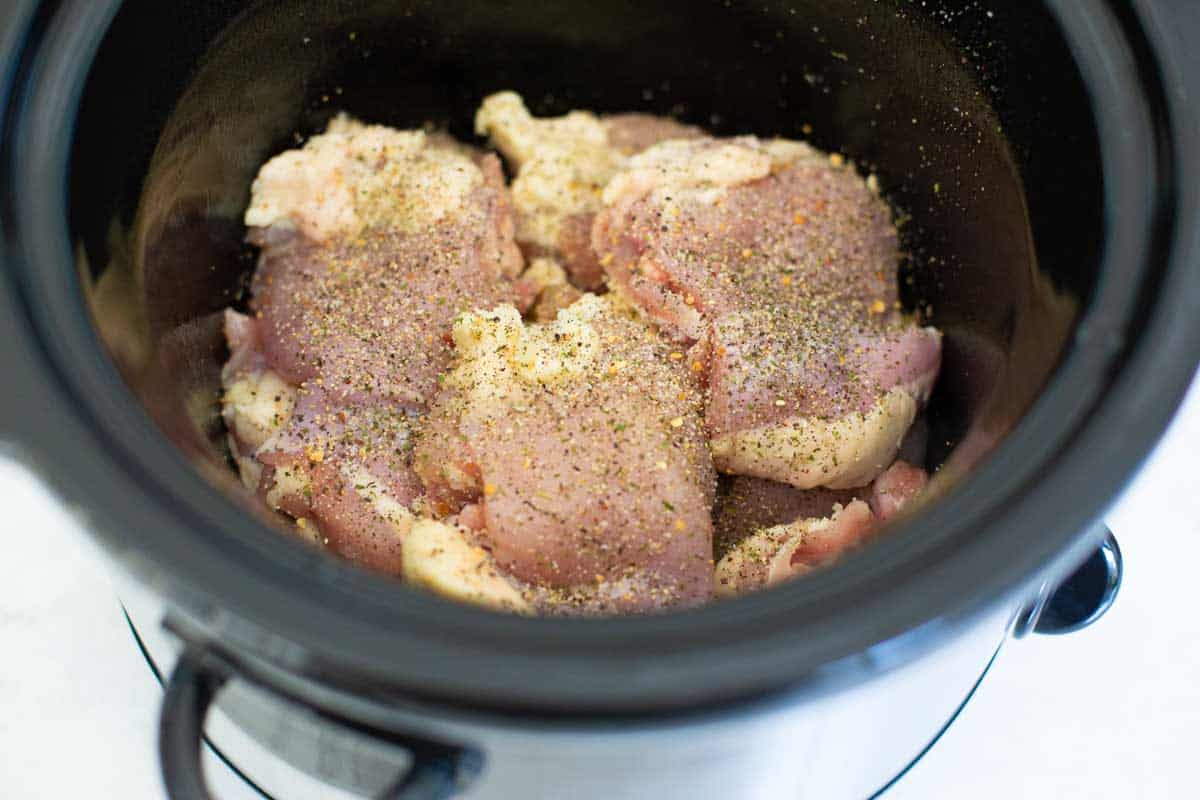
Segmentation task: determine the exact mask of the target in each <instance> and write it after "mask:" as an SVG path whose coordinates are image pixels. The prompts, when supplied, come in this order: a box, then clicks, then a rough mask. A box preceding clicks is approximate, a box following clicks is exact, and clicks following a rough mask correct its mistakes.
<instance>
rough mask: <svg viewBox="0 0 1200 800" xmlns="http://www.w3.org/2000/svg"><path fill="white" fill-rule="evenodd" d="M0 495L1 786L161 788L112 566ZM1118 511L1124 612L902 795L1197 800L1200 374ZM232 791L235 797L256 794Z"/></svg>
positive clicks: (1006, 685)
mask: <svg viewBox="0 0 1200 800" xmlns="http://www.w3.org/2000/svg"><path fill="white" fill-rule="evenodd" d="M0 501H3V507H4V508H5V516H6V519H7V521H8V522H7V524H6V525H5V526H4V531H3V534H2V535H0V542H2V544H0V642H2V643H3V644H2V649H0V653H2V656H0V777H2V779H3V785H4V789H3V790H0V795H2V796H3V797H6V798H13V799H14V800H25V799H26V798H55V799H56V800H57V798H65V797H84V796H86V797H94V798H122V800H138V799H139V798H161V797H163V791H162V788H161V784H160V781H159V774H158V762H157V758H156V754H155V732H156V723H157V720H156V715H157V711H158V700H159V692H160V690H159V687H158V684H157V683H156V682H155V680H154V678H153V677H152V676H151V674H150V672H149V671H148V669H147V668H146V665H145V662H144V661H143V660H142V658H141V655H140V654H139V652H138V650H137V649H136V647H134V645H133V642H132V640H131V638H130V635H129V631H128V629H127V628H126V625H125V621H124V618H123V617H122V615H121V612H120V608H119V606H118V603H117V599H116V595H115V594H114V591H113V587H112V583H111V581H110V578H109V572H108V567H107V566H106V565H105V564H104V562H103V560H102V559H101V558H100V556H99V554H98V552H97V551H96V549H95V548H94V546H93V545H92V544H91V542H90V540H89V539H88V538H87V536H86V534H84V533H83V532H82V531H81V530H80V529H79V527H78V526H77V525H76V524H75V522H74V520H73V519H72V518H71V517H70V516H69V515H68V514H67V513H65V512H64V511H63V510H62V508H60V507H59V506H58V505H57V503H56V502H55V501H54V498H53V497H51V496H50V495H49V494H48V493H47V492H46V491H45V490H44V489H43V488H42V487H41V486H40V485H39V484H38V482H37V481H36V480H34V479H33V478H32V477H30V476H29V475H28V473H26V472H24V471H23V470H22V469H20V468H18V467H16V466H15V465H13V464H11V463H8V462H3V461H0ZM1108 521H1109V524H1110V527H1111V528H1112V530H1113V531H1114V533H1116V535H1117V538H1118V540H1119V541H1120V544H1121V548H1122V550H1123V553H1124V556H1125V581H1124V585H1123V587H1122V589H1121V594H1120V597H1119V598H1118V599H1117V602H1116V604H1115V605H1114V606H1113V608H1112V610H1111V611H1110V612H1109V613H1108V615H1107V616H1105V617H1104V618H1103V619H1102V620H1101V621H1100V622H1098V623H1097V624H1096V625H1094V626H1093V627H1092V628H1089V629H1087V630H1084V631H1081V632H1079V633H1076V634H1073V635H1070V636H1064V637H1053V638H1046V637H1031V638H1027V639H1024V640H1021V641H1016V642H1012V643H1010V644H1009V645H1008V646H1006V647H1005V648H1004V650H1003V652H1002V653H1001V657H1000V658H999V659H998V660H997V662H996V664H995V666H994V667H993V669H992V671H991V673H990V674H989V675H988V676H987V678H986V679H985V680H984V682H983V684H982V686H981V687H980V689H979V691H978V692H977V693H976V695H975V697H974V699H972V701H971V702H970V703H969V704H968V706H967V707H966V709H965V710H964V711H963V713H962V715H961V716H960V717H959V719H958V720H957V722H956V723H955V724H954V725H953V726H952V727H951V728H950V731H949V732H948V733H947V734H946V736H945V737H944V738H943V739H942V741H941V742H939V743H938V745H937V746H936V747H935V748H934V749H933V750H932V751H931V752H930V754H929V755H927V756H926V757H925V758H924V759H923V760H922V761H921V762H920V763H919V764H918V765H917V766H916V767H915V768H914V769H913V770H912V771H911V772H910V773H909V774H908V775H906V776H905V777H904V778H903V779H902V780H901V781H900V782H899V783H898V784H897V785H896V786H895V787H894V788H893V789H892V791H891V792H889V793H888V795H887V798H888V800H931V799H934V800H936V799H937V798H955V800H957V799H958V798H962V797H970V798H972V799H973V800H984V799H985V798H1004V800H1010V798H1043V797H1045V798H1051V797H1052V798H1059V799H1068V798H1089V799H1094V798H1114V799H1115V798H1121V799H1122V800H1124V799H1125V798H1169V797H1185V796H1186V797H1195V796H1197V793H1198V792H1200V789H1198V788H1197V785H1196V784H1197V779H1196V777H1195V774H1194V773H1195V764H1194V759H1195V758H1196V755H1195V745H1194V742H1195V741H1196V732H1197V730H1200V679H1198V678H1197V671H1198V667H1200V613H1198V612H1197V611H1196V610H1195V609H1196V599H1195V596H1194V594H1193V592H1195V591H1196V585H1197V582H1198V579H1197V575H1198V573H1197V571H1196V570H1197V567H1198V566H1200V384H1197V386H1193V389H1192V392H1191V395H1190V397H1189V399H1188V402H1187V403H1186V405H1185V407H1184V410H1183V411H1182V412H1181V413H1180V415H1179V417H1178V418H1177V419H1176V421H1175V424H1174V426H1173V427H1172V429H1171V432H1170V433H1169V434H1168V436H1167V438H1166V439H1165V440H1164V441H1163V443H1162V444H1161V445H1160V447H1159V449H1158V451H1157V452H1156V454H1155V455H1154V457H1153V458H1152V459H1151V461H1150V462H1149V463H1148V464H1147V466H1146V468H1145V469H1144V470H1143V472H1142V473H1141V475H1140V477H1139V478H1138V479H1137V481H1136V482H1135V483H1134V485H1133V486H1132V487H1130V489H1129V491H1128V492H1127V493H1126V495H1125V496H1124V497H1123V498H1122V500H1121V501H1120V502H1119V503H1118V505H1117V506H1116V507H1115V508H1114V509H1113V510H1112V512H1111V513H1110V514H1109V517H1108ZM221 783H222V784H224V785H223V786H220V787H218V788H219V789H220V791H218V792H217V794H218V795H219V796H221V797H223V798H231V797H235V796H240V797H251V796H253V795H251V794H249V793H237V794H235V791H236V790H235V788H234V786H233V784H232V781H230V782H228V783H226V781H221ZM281 800H286V799H281Z"/></svg>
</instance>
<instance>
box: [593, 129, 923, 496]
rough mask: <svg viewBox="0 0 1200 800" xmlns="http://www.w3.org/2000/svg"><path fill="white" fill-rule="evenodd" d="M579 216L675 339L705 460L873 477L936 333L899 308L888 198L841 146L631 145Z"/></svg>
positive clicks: (883, 463) (643, 305)
mask: <svg viewBox="0 0 1200 800" xmlns="http://www.w3.org/2000/svg"><path fill="white" fill-rule="evenodd" d="M603 199H604V203H605V206H606V208H605V210H604V211H603V212H602V213H601V214H600V215H599V216H598V217H597V219H596V223H595V226H594V228H593V238H592V242H593V246H594V248H595V249H596V251H597V252H598V253H601V254H602V255H601V263H603V264H605V265H606V269H607V270H608V274H609V278H610V282H611V283H612V285H613V286H615V287H616V288H617V289H618V290H619V291H620V292H622V293H623V294H624V295H625V296H626V297H628V298H629V299H630V300H631V301H632V302H633V303H635V304H636V305H637V306H638V307H639V308H640V309H641V310H642V311H643V312H644V313H645V315H646V316H647V317H648V318H649V319H652V320H653V321H654V322H655V323H656V324H658V325H659V326H660V328H661V329H662V331H663V333H664V334H665V335H667V336H670V337H672V338H674V339H675V340H677V341H679V342H680V343H681V344H682V345H685V346H689V347H690V348H691V350H690V351H689V358H690V359H694V360H696V361H697V362H700V363H702V364H703V365H704V374H705V376H706V378H707V382H708V404H707V409H706V413H705V421H706V424H707V426H708V431H709V434H710V436H711V437H712V440H711V446H712V451H713V457H714V460H715V461H716V464H717V467H718V468H719V469H721V470H722V471H725V472H731V473H736V474H741V475H752V476H756V477H762V478H770V479H772V480H777V481H781V482H785V483H789V484H792V485H793V486H796V487H799V488H813V487H818V486H824V487H829V488H852V487H857V486H862V485H865V484H867V483H870V481H871V480H872V479H874V478H875V476H877V475H878V474H879V473H880V472H882V471H883V470H884V469H886V468H887V466H888V465H889V464H890V463H891V462H892V461H893V460H894V459H895V457H896V453H897V451H898V449H899V446H900V442H901V440H902V439H903V438H904V434H905V432H906V431H907V430H908V428H909V426H910V425H911V424H912V422H913V420H914V418H915V417H916V414H917V412H918V410H919V409H920V408H921V406H922V405H923V404H924V403H925V402H926V400H927V399H928V395H929V392H930V390H931V388H932V384H933V381H934V379H935V377H936V375H937V371H938V367H939V364H940V356H941V337H940V334H939V333H938V331H937V330H936V329H933V328H923V327H918V326H917V325H915V324H914V323H912V322H910V321H908V320H906V319H905V318H904V317H903V316H902V315H901V314H900V313H899V311H898V305H899V304H898V297H897V287H896V270H897V267H898V264H899V252H898V243H897V239H898V237H897V234H896V229H895V226H894V225H893V224H892V222H891V219H890V215H889V212H888V208H887V206H886V204H885V203H884V202H883V201H882V200H881V199H880V198H879V197H878V196H877V195H876V193H875V192H873V191H872V190H871V189H870V188H869V186H868V184H867V182H866V181H864V180H862V179H861V178H860V177H859V176H858V175H857V174H856V173H855V172H854V171H853V169H851V168H849V167H848V166H847V165H846V164H845V162H844V160H843V159H841V158H840V157H834V156H825V155H823V154H821V153H819V152H818V151H816V150H814V149H812V148H811V147H808V146H807V145H804V144H801V143H799V142H790V141H784V140H773V141H762V140H759V139H756V138H753V137H740V138H736V139H701V140H694V141H668V142H663V143H661V144H658V145H655V146H654V147H651V148H650V149H648V150H646V151H645V152H643V153H641V154H640V155H637V156H634V157H633V158H632V159H631V160H630V163H629V166H628V168H627V169H626V170H624V171H623V172H621V173H619V174H618V175H617V176H616V177H614V178H613V179H612V180H611V181H610V182H609V184H608V187H607V188H606V189H605V191H604V196H603Z"/></svg>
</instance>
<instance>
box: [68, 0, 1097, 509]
mask: <svg viewBox="0 0 1200 800" xmlns="http://www.w3.org/2000/svg"><path fill="white" fill-rule="evenodd" d="M992 5H994V8H992V7H989V6H988V4H980V3H976V2H963V3H954V2H947V3H940V4H939V3H929V4H927V6H928V7H926V4H922V5H920V6H917V5H913V4H910V3H905V2H895V3H893V2H871V1H870V0H842V1H841V2H838V3H828V2H818V1H817V0H790V1H789V2H785V3H776V2H767V3H754V4H748V3H747V4H743V3H733V4H729V3H719V2H712V3H709V2H703V3H694V2H689V3H683V2H679V3H667V2H664V3H641V2H633V1H632V0H612V1H608V2H580V3H544V2H503V3H500V2H497V3H475V2H467V1H466V0H436V2H434V1H432V0H431V1H430V2H382V1H381V0H376V1H375V2H349V1H343V2H323V3H313V2H309V3H304V2H289V1H281V2H265V3H244V2H228V1H224V2H208V3H200V4H196V3H188V4H175V3H161V2H154V0H132V1H130V2H126V3H124V4H123V6H122V8H121V10H120V11H119V13H118V14H117V15H116V17H115V18H114V20H113V22H112V25H111V28H110V29H109V32H108V34H107V35H106V37H105V39H104V41H103V43H102V45H101V47H100V50H99V51H98V54H97V56H96V59H95V63H94V66H93V69H92V72H91V75H90V77H89V80H88V82H87V85H86V89H85V91H84V95H83V97H82V100H81V108H80V115H79V118H78V123H77V126H76V129H75V134H74V135H75V138H74V145H73V156H72V158H73V161H72V167H71V175H72V179H71V181H72V183H71V196H70V202H71V208H70V214H71V220H70V221H71V226H72V231H73V233H74V235H75V237H76V240H77V252H78V253H79V255H80V262H81V274H82V277H83V285H84V287H85V291H86V292H87V294H88V302H89V304H90V307H91V309H92V311H93V314H94V318H95V320H96V324H97V327H98V330H99V332H100V334H101V337H102V339H103V340H104V341H105V343H106V344H107V346H108V348H109V350H110V352H111V354H112V355H113V357H114V359H115V360H116V362H117V364H118V366H119V367H120V369H121V371H122V374H123V375H124V376H125V378H126V380H127V381H128V382H129V383H130V385H131V386H132V388H133V389H134V391H135V393H136V394H137V396H138V397H140V398H141V399H142V401H143V402H144V404H145V405H146V407H147V409H148V410H149V411H150V412H151V414H152V415H153V416H154V417H155V419H156V420H157V421H158V423H159V424H160V426H161V427H162V429H163V431H164V433H165V434H166V435H167V436H168V437H170V438H171V439H172V440H173V441H174V442H175V443H176V444H178V445H179V446H180V447H181V448H183V449H185V450H186V451H187V452H188V453H189V454H190V455H191V456H192V457H193V458H194V459H195V461H196V462H197V464H199V465H201V466H202V467H203V468H205V471H206V472H207V473H208V474H209V475H210V476H211V477H212V479H213V480H216V481H219V482H222V483H223V484H224V485H226V486H227V487H228V488H229V490H230V491H231V492H235V493H236V492H237V491H239V490H238V487H237V484H236V481H234V480H233V478H232V473H231V472H230V471H229V470H228V469H227V466H226V462H225V454H224V451H223V444H222V442H223V431H222V428H221V423H220V417H219V413H218V402H217V400H218V394H217V393H218V375H219V368H220V364H221V362H222V361H223V359H224V358H225V356H226V350H225V347H224V343H223V340H222V337H221V331H220V311H221V310H222V309H223V308H224V307H225V306H227V305H229V304H234V305H239V304H242V303H244V301H245V290H246V286H247V279H248V276H249V274H250V272H251V271H252V269H253V265H254V259H255V254H254V252H253V250H252V249H250V248H248V247H247V246H245V245H244V244H243V241H242V240H243V235H244V233H245V229H244V227H243V226H242V223H241V214H242V211H243V209H244V208H245V206H246V203H247V201H248V198H249V187H250V183H251V181H252V179H253V177H254V174H255V172H256V170H257V168H258V166H259V165H260V164H261V163H262V162H263V161H264V160H265V159H266V158H268V157H270V156H271V155H272V154H274V153H276V152H279V151H280V150H282V149H285V148H287V147H291V146H295V145H296V143H297V142H299V141H302V139H303V137H304V136H305V135H308V134H311V133H313V132H316V131H319V130H320V129H321V128H322V127H323V125H324V123H325V122H326V121H327V120H328V119H329V117H330V116H331V115H332V114H334V113H335V112H337V111H341V110H345V111H348V112H350V113H351V114H353V115H355V116H358V117H360V118H362V119H364V120H367V121H371V122H380V123H386V124H389V125H394V126H398V127H413V126H420V125H423V124H429V123H432V124H433V125H436V126H439V127H445V128H448V129H449V130H450V131H451V132H453V133H455V134H456V135H459V136H461V137H465V138H467V139H471V136H472V134H471V124H470V123H471V119H472V115H473V111H474V109H475V107H476V105H477V103H478V101H479V100H480V98H482V97H483V96H485V95H487V94H488V93H490V92H493V91H496V90H499V89H505V88H512V89H516V90H518V91H520V92H521V93H522V94H523V95H524V96H525V97H526V98H528V99H529V100H530V102H531V105H532V106H533V107H534V110H535V112H536V113H539V114H552V113H562V112H564V111H566V110H568V109H572V108H588V109H595V110H598V111H621V110H639V111H650V112H654V113H659V114H670V115H672V116H677V117H679V118H681V119H683V120H685V121H688V122H692V123H696V124H700V125H703V126H706V127H709V128H710V129H712V130H714V131H716V132H718V133H722V134H733V133H747V132H749V133H756V134H760V135H767V136H771V135H778V136H786V137H794V138H806V139H809V140H810V141H812V142H813V143H814V144H816V145H817V146H819V147H822V148H825V149H829V150H836V151H840V152H842V153H844V154H846V155H847V156H848V157H849V158H851V159H853V161H854V162H855V163H856V164H857V165H858V167H859V169H860V170H861V171H863V172H874V173H876V174H878V176H879V180H880V183H881V186H882V187H883V191H884V193H885V195H886V196H887V198H888V199H889V201H890V202H891V203H892V204H893V206H894V208H895V209H896V213H897V217H898V218H899V219H900V220H902V225H901V231H902V237H903V241H904V245H905V251H906V259H905V262H904V263H903V264H902V265H901V266H900V269H899V279H900V280H901V285H902V287H903V296H904V298H905V301H906V303H908V305H909V306H910V307H911V308H920V309H921V310H922V312H923V313H926V314H928V315H929V317H930V318H931V320H932V321H933V323H934V324H936V325H938V326H940V327H941V328H942V329H943V331H944V332H945V334H946V338H945V360H944V369H943V374H942V377H941V380H940V382H939V384H938V388H937V391H936V394H935V397H934V400H933V402H932V405H931V408H930V411H929V420H930V426H931V437H930V442H931V447H930V451H929V458H928V464H927V466H929V467H934V466H938V465H942V466H943V467H944V468H943V475H944V476H946V477H945V478H943V481H949V480H952V479H953V477H954V476H955V475H957V474H961V471H962V470H963V469H965V468H966V467H968V466H970V464H972V463H974V462H975V461H976V460H978V459H979V458H980V457H981V456H983V455H985V454H986V452H987V451H988V450H989V449H990V448H991V447H992V446H994V445H995V443H996V442H998V441H999V440H1000V439H1001V438H1002V437H1003V434H1004V433H1005V432H1006V431H1007V430H1009V429H1010V428H1011V427H1012V425H1013V424H1014V422H1015V421H1016V420H1017V419H1018V418H1019V417H1020V415H1021V414H1022V413H1023V412H1024V411H1025V410H1026V409H1027V408H1028V406H1029V404H1030V402H1031V401H1032V400H1033V399H1034V398H1035V396H1036V394H1037V392H1038V390H1039V388H1040V387H1041V386H1042V385H1043V384H1044V382H1045V380H1046V378H1047V376H1048V375H1049V373H1050V372H1051V370H1052V369H1053V367H1054V365H1055V363H1056V361H1057V359H1058V357H1059V355H1060V353H1061V352H1062V349H1063V345H1064V343H1065V342H1066V341H1067V339H1068V337H1069V335H1070V333H1071V330H1072V326H1073V324H1074V322H1075V320H1076V319H1077V317H1078V315H1079V313H1080V311H1081V309H1083V308H1084V307H1086V304H1087V301H1088V298H1089V296H1090V294H1091V291H1092V289H1093V287H1094V285H1095V283H1096V281H1097V279H1098V269H1099V268H1098V255H1099V252H1100V248H1101V246H1102V242H1103V238H1104V230H1103V224H1104V220H1103V208H1102V191H1101V189H1102V176H1101V174H1100V166H1099V165H1100V159H1099V154H1098V143H1097V140H1096V136H1095V132H1094V128H1093V123H1092V114H1091V110H1090V107H1089V101H1088V99H1087V94H1086V91H1085V88H1084V86H1083V83H1082V80H1081V79H1080V77H1079V73H1078V71H1077V69H1076V68H1075V66H1074V64H1073V61H1072V58H1071V56H1070V53H1069V52H1068V50H1067V47H1066V45H1065V43H1064V42H1063V40H1062V38H1061V36H1060V34H1059V33H1058V29H1057V25H1056V24H1055V22H1054V21H1053V19H1052V18H1051V17H1050V16H1049V15H1048V14H1047V12H1046V11H1045V10H1043V9H1041V8H1040V7H1038V5H1037V4H1033V3H1022V4H1000V3H996V4H992ZM214 465H215V466H216V467H217V468H215V469H214V468H213V466H214Z"/></svg>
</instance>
